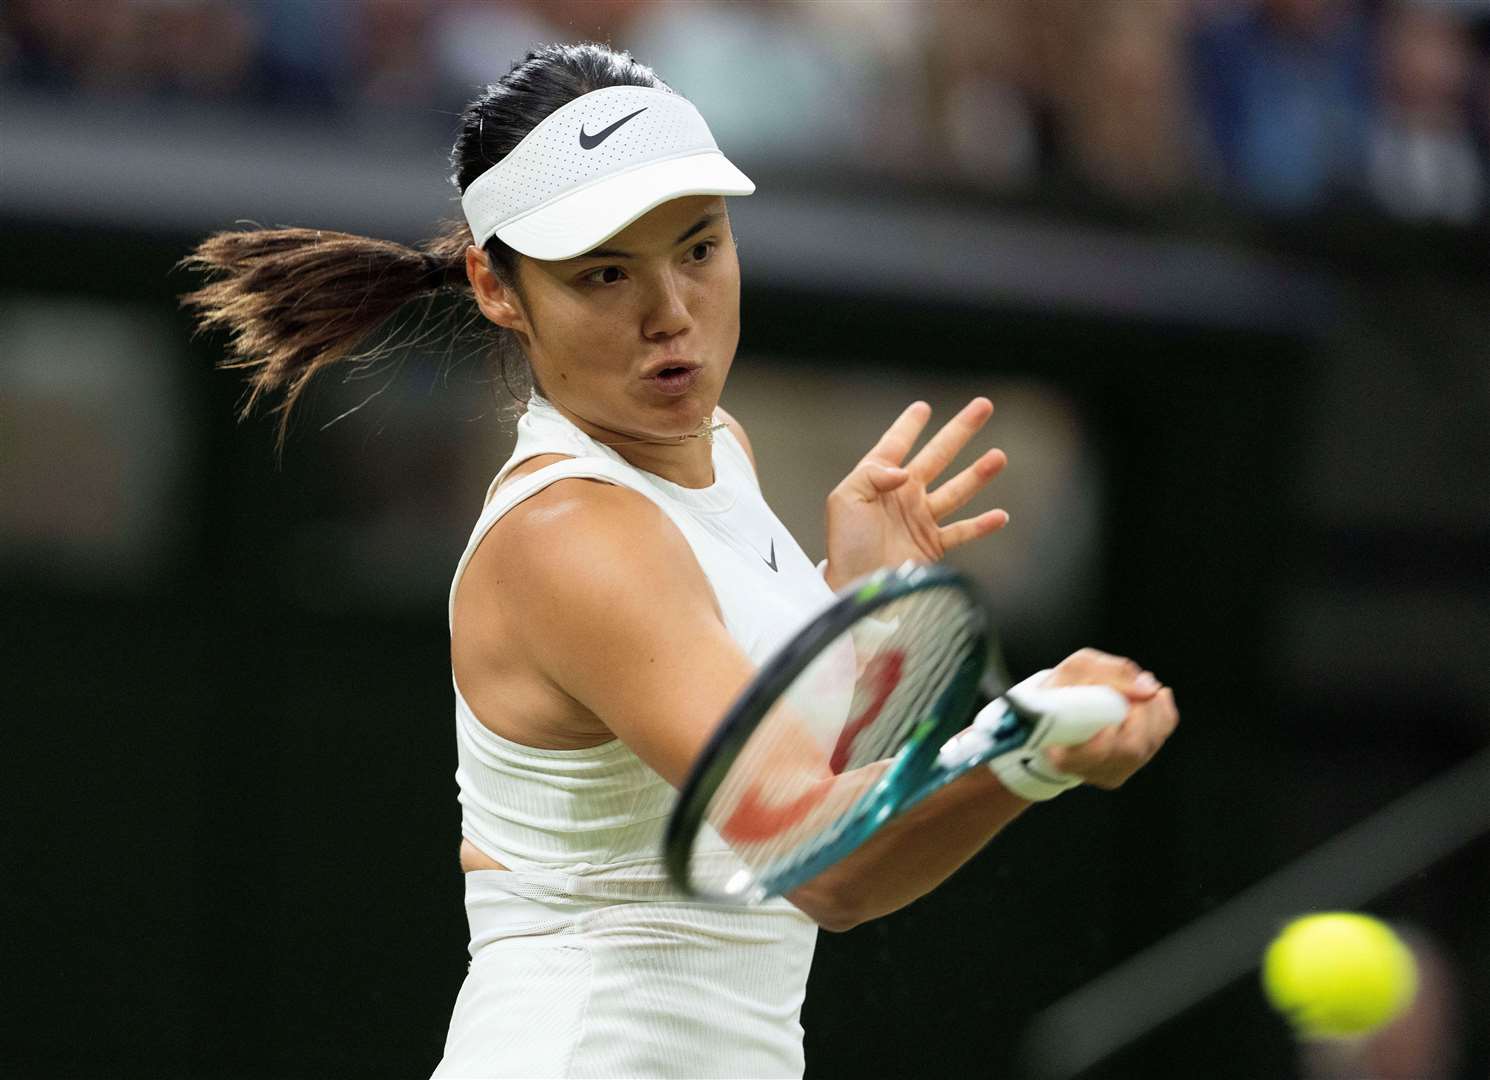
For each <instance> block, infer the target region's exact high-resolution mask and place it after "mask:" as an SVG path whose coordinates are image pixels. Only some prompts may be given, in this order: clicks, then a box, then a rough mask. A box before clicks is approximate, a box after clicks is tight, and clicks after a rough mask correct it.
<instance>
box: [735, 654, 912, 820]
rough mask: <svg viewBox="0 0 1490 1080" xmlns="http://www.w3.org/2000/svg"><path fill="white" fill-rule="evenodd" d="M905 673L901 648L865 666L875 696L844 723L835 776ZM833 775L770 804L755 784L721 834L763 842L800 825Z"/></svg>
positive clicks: (834, 760) (830, 764)
mask: <svg viewBox="0 0 1490 1080" xmlns="http://www.w3.org/2000/svg"><path fill="white" fill-rule="evenodd" d="M904 673H905V653H904V652H903V651H902V650H900V649H895V650H892V651H890V652H886V653H881V654H880V655H878V656H876V657H874V658H873V659H872V660H870V661H869V663H868V664H866V665H865V666H864V680H865V682H867V683H868V684H870V685H871V686H872V687H873V688H874V697H873V698H872V699H871V700H870V702H869V704H868V705H866V706H865V708H864V711H863V712H861V713H860V714H859V715H858V716H857V717H855V718H854V719H852V720H850V721H849V722H848V723H846V724H844V726H843V731H842V732H840V733H839V736H838V742H837V744H836V745H835V746H834V747H833V756H832V757H830V758H829V759H828V767H829V768H830V769H831V770H832V772H833V776H837V775H838V774H839V773H841V772H843V767H844V766H845V765H847V764H848V759H849V756H850V754H851V753H852V752H853V749H854V740H855V739H857V738H858V737H859V732H861V731H863V730H864V729H865V728H866V727H868V726H869V725H870V724H872V723H874V722H875V720H877V719H878V718H879V714H880V712H881V711H883V709H884V707H885V702H886V701H888V700H889V698H890V695H891V694H892V693H894V692H895V688H896V687H897V686H899V685H900V679H901V676H902V675H903V674H904ZM833 776H824V777H822V778H821V779H820V780H818V781H817V782H816V783H814V784H813V785H812V787H810V788H808V789H807V790H806V791H804V792H802V794H800V795H798V796H797V797H796V798H795V799H792V800H791V801H789V802H782V803H769V802H766V801H765V800H764V799H762V798H761V797H760V794H759V792H760V787H761V785H760V783H759V782H757V783H755V784H752V785H751V786H750V787H748V788H746V789H745V793H744V794H743V795H741V796H740V801H739V803H738V804H737V805H736V807H735V809H734V812H733V813H731V814H730V816H729V818H728V820H726V821H725V822H724V824H723V825H721V826H720V829H719V835H720V836H722V837H724V839H726V840H728V841H729V842H730V843H732V844H751V843H760V842H761V841H762V840H769V839H771V837H773V836H777V835H779V834H780V833H783V832H785V831H786V830H787V829H790V828H791V827H792V826H793V825H796V824H797V823H798V822H800V821H801V820H802V819H803V818H805V817H806V816H807V815H808V814H810V813H811V812H812V811H813V809H814V808H816V807H817V805H818V804H819V803H821V802H822V801H823V800H824V799H826V798H827V797H828V792H829V791H830V790H831V789H832V787H833Z"/></svg>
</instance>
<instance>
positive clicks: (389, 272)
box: [181, 222, 471, 450]
mask: <svg viewBox="0 0 1490 1080" xmlns="http://www.w3.org/2000/svg"><path fill="white" fill-rule="evenodd" d="M470 240H471V236H470V231H469V230H468V229H467V227H466V225H465V223H464V222H457V223H452V225H451V226H450V227H449V228H448V229H447V230H446V231H445V232H444V233H442V234H441V235H440V236H438V237H436V238H435V239H434V240H431V241H429V242H428V243H426V244H424V245H421V247H419V248H418V249H415V248H410V247H406V246H405V245H403V244H396V243H392V242H390V241H387V240H374V239H371V238H369V237H365V236H353V235H350V234H348V233H339V232H325V231H322V230H319V229H252V230H246V231H235V232H220V233H216V234H214V235H212V236H210V237H208V238H207V239H206V240H205V241H203V242H202V243H201V244H200V245H199V246H198V247H197V249H196V250H195V251H194V252H193V253H192V254H191V255H189V256H187V257H186V258H185V259H183V260H182V265H183V266H185V267H187V268H188V269H191V270H196V271H200V272H202V273H204V274H206V275H207V276H208V277H209V278H210V279H212V280H210V281H209V282H208V283H207V284H206V285H204V286H202V287H201V288H199V289H197V290H196V291H194V292H190V293H187V294H186V295H185V296H183V297H182V298H181V302H182V304H183V306H186V307H190V308H194V309H195V311H196V319H197V327H198V330H199V331H202V330H213V329H225V330H227V331H228V333H229V335H230V337H229V342H228V355H227V356H226V357H225V358H224V359H223V360H222V361H221V362H220V364H219V366H220V367H223V368H235V369H242V370H246V371H247V372H248V373H249V375H248V382H249V387H250V389H249V394H248V398H247V400H246V401H245V402H244V403H243V406H242V408H241V410H240V418H246V417H247V416H248V415H249V414H250V413H252V412H253V410H254V407H255V406H256V405H258V404H259V402H260V401H261V400H263V399H264V397H265V395H272V394H280V395H282V397H281V400H280V402H279V403H278V404H277V405H275V406H274V408H273V410H272V411H273V412H276V413H278V414H279V425H278V433H277V442H276V445H277V447H278V448H279V449H280V450H283V448H284V442H285V437H286V435H287V433H288V430H289V419H290V413H291V410H292V409H293V408H294V406H295V403H296V401H298V400H299V398H300V395H301V394H302V393H303V392H304V391H305V388H306V386H307V384H308V383H309V382H310V380H311V378H312V377H313V376H314V375H315V374H316V372H318V371H320V370H322V369H323V368H325V367H327V366H329V365H331V364H334V363H336V362H337V361H340V360H346V359H349V358H358V357H361V358H370V357H371V356H372V355H375V354H376V353H377V352H379V351H380V347H378V346H376V345H374V346H373V347H372V348H369V347H368V346H369V345H370V344H372V343H373V342H375V339H374V332H375V331H377V330H378V329H379V328H380V327H382V326H383V325H384V324H385V323H387V322H388V321H389V319H391V318H392V316H394V315H395V314H396V313H397V312H398V311H399V310H400V309H402V308H403V307H404V305H406V304H408V303H409V302H410V301H413V300H418V299H420V298H422V297H427V298H430V299H431V300H432V299H433V298H434V297H435V296H436V295H437V294H439V293H441V292H444V291H447V290H450V291H458V290H469V287H470V286H469V284H468V283H467V281H466V270H465V249H466V246H467V245H468V244H469V243H470Z"/></svg>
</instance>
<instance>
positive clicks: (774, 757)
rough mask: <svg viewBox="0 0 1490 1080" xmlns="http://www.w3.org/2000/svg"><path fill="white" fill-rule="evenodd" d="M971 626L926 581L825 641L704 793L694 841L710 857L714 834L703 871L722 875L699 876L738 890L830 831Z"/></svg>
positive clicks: (861, 795)
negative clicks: (725, 855)
mask: <svg viewBox="0 0 1490 1080" xmlns="http://www.w3.org/2000/svg"><path fill="white" fill-rule="evenodd" d="M981 628H982V626H981V613H980V612H978V611H977V610H976V609H975V608H974V607H973V606H972V605H971V604H970V603H969V601H968V599H967V598H966V596H965V594H963V593H962V592H961V591H959V590H956V589H951V588H931V589H924V590H921V591H918V592H915V593H911V594H909V595H907V596H904V597H901V598H899V599H897V600H894V601H892V602H891V603H889V604H886V605H885V606H884V607H882V608H880V609H878V610H877V611H875V612H874V613H873V614H872V615H871V616H869V617H867V618H864V619H861V620H860V621H859V622H858V623H856V624H854V626H853V627H851V628H850V629H849V630H847V631H845V632H843V633H842V634H840V635H839V636H838V637H837V638H835V639H834V640H833V641H832V642H831V643H830V644H829V645H828V646H827V647H826V648H824V649H823V650H822V651H821V652H820V654H819V655H818V656H817V657H816V658H815V659H814V661H813V662H812V663H810V664H808V665H807V667H806V668H805V669H804V670H803V671H802V672H801V673H800V674H799V675H798V676H797V677H796V678H795V679H794V680H793V681H792V683H791V684H790V685H789V686H788V687H787V688H786V690H785V691H784V692H783V693H782V695H781V697H780V699H779V700H778V703H777V704H776V706H775V707H773V708H772V710H771V711H770V712H768V713H767V715H766V716H765V717H764V718H763V719H762V721H761V722H760V723H759V724H758V725H757V727H756V729H755V730H754V732H753V733H752V734H751V737H750V738H749V740H747V742H746V744H745V746H744V747H743V748H742V750H741V751H740V753H739V754H738V755H737V757H736V758H735V762H734V764H733V765H732V767H731V768H730V770H729V771H728V773H727V775H726V776H725V778H724V780H723V782H722V783H721V784H720V785H719V787H718V788H717V790H716V791H715V792H714V795H713V796H712V798H710V799H709V801H708V804H707V808H706V811H705V819H706V821H707V822H708V823H709V824H710V825H711V826H712V828H710V829H706V830H702V831H701V832H700V835H699V837H698V838H696V839H695V841H694V843H695V847H696V848H697V847H698V846H700V845H703V846H705V847H706V848H707V849H708V850H709V851H710V852H711V853H713V854H715V855H717V854H718V853H719V848H720V846H721V845H720V841H721V840H722V841H723V844H724V845H727V847H728V848H729V849H731V850H732V853H733V858H729V859H723V860H721V859H718V858H715V859H713V860H711V861H710V862H709V864H708V865H709V867H710V870H709V873H710V874H712V875H713V876H714V877H715V878H720V877H724V878H726V879H727V880H725V881H719V880H715V881H712V882H705V883H704V884H708V885H710V886H711V887H712V888H714V889H715V890H716V891H722V892H725V893H732V894H733V893H739V892H742V891H744V890H746V889H748V888H749V886H750V885H751V884H752V883H754V882H757V881H761V880H764V879H767V878H769V877H772V876H776V875H780V874H782V873H783V872H785V871H788V870H790V869H792V868H795V867H800V866H802V865H803V864H804V863H805V862H807V861H809V860H811V859H812V858H813V857H814V855H815V854H817V853H818V852H820V851H822V850H823V849H824V848H825V847H826V846H828V845H830V844H832V843H834V842H835V841H836V840H838V839H839V837H840V836H841V835H842V833H843V831H844V829H845V828H846V827H847V826H848V825H849V824H850V823H851V822H852V821H853V820H854V810H855V807H856V805H857V804H859V803H860V802H861V801H863V800H865V799H866V798H867V797H868V796H869V795H870V794H871V793H872V792H874V791H875V790H876V785H877V783H879V782H880V781H881V780H882V779H883V778H884V777H885V776H886V774H887V773H888V771H889V770H890V768H891V767H892V764H893V761H894V759H895V756H896V755H897V754H898V753H899V752H900V751H901V750H902V749H903V748H904V747H905V745H906V744H907V742H908V741H910V740H913V739H914V738H915V737H916V733H917V729H918V727H919V726H920V725H921V724H922V723H923V722H925V721H926V720H927V718H928V717H929V716H930V715H931V714H932V712H933V710H934V709H935V707H936V705H937V703H938V700H939V699H940V698H941V697H942V696H943V694H944V692H945V690H946V689H947V687H948V685H949V684H950V683H951V682H952V680H953V679H954V678H956V676H957V673H958V671H959V669H960V667H961V665H962V664H963V662H964V661H965V659H966V657H967V656H968V654H969V650H970V649H972V648H973V647H974V646H975V644H976V643H977V642H978V640H980V638H979V635H980V634H981ZM834 766H837V767H836V768H835V767H834ZM706 834H707V835H706ZM699 865H700V866H703V865H704V864H703V863H702V862H701V863H700V864H699ZM721 886H722V887H721Z"/></svg>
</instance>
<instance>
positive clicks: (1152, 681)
mask: <svg viewBox="0 0 1490 1080" xmlns="http://www.w3.org/2000/svg"><path fill="white" fill-rule="evenodd" d="M1133 689H1135V690H1142V691H1143V692H1144V693H1148V692H1149V691H1150V690H1157V689H1159V680H1158V679H1156V678H1154V676H1153V674H1152V673H1150V672H1147V671H1145V672H1144V673H1143V674H1142V675H1140V676H1138V678H1136V679H1134V680H1133Z"/></svg>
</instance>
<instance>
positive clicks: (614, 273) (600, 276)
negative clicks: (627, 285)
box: [585, 266, 622, 285]
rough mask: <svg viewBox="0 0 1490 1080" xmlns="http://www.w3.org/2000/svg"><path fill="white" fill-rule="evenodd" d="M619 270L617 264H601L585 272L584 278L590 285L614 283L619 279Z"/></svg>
mask: <svg viewBox="0 0 1490 1080" xmlns="http://www.w3.org/2000/svg"><path fill="white" fill-rule="evenodd" d="M621 272H622V271H621V268H620V267H619V266H601V267H598V268H597V269H594V270H591V271H590V272H589V273H588V274H586V275H585V280H586V281H588V282H589V283H590V284H592V285H614V284H615V283H616V282H618V281H620V280H621Z"/></svg>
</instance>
